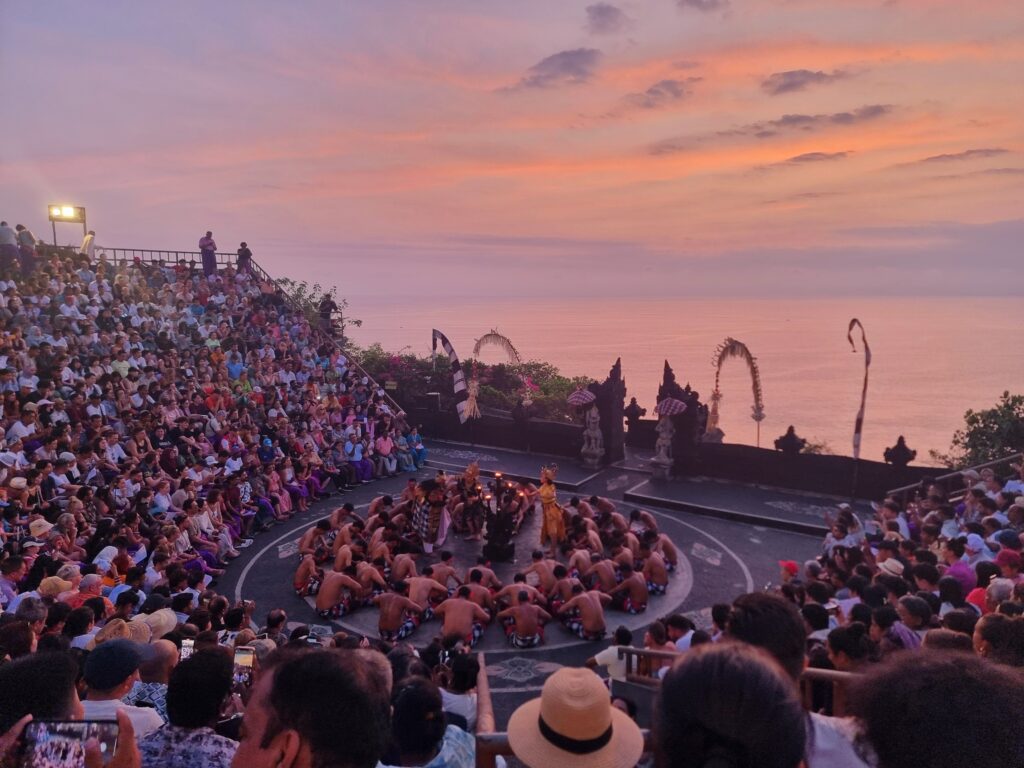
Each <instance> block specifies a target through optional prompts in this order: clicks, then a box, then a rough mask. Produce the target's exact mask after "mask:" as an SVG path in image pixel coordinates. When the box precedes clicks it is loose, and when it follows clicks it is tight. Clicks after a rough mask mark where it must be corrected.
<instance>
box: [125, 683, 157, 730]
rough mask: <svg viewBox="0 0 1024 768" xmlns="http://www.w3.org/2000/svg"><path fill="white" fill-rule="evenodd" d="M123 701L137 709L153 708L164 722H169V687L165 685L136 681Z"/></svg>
mask: <svg viewBox="0 0 1024 768" xmlns="http://www.w3.org/2000/svg"><path fill="white" fill-rule="evenodd" d="M121 701H123V702H124V703H125V704H132V705H133V706H136V707H153V709H155V710H156V711H157V712H158V713H159V714H160V717H162V718H163V719H164V722H165V723H166V722H167V685H166V684H164V683H144V682H142V681H141V680H136V681H135V685H133V686H132V689H131V690H130V691H128V693H127V695H125V696H124V697H123V698H122V699H121Z"/></svg>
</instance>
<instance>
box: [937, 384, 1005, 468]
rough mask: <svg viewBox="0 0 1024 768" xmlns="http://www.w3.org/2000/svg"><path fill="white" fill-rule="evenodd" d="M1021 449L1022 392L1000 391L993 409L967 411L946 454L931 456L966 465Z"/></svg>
mask: <svg viewBox="0 0 1024 768" xmlns="http://www.w3.org/2000/svg"><path fill="white" fill-rule="evenodd" d="M1022 451H1024V395H1011V394H1010V393H1009V392H1003V396H1002V397H1001V398H999V402H998V403H996V405H995V407H994V408H986V409H985V410H981V411H973V410H971V411H967V413H965V414H964V428H963V429H958V430H957V431H956V432H955V433H954V434H953V445H952V449H951V452H950V454H949V455H948V456H942V455H938V454H933V458H936V459H939V460H941V461H942V462H943V463H946V464H948V465H950V466H956V467H969V466H974V465H977V464H985V463H986V462H989V461H997V460H999V459H1002V458H1005V457H1006V456H1008V455H1010V454H1013V453H1020V452H1022Z"/></svg>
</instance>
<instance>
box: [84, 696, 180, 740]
mask: <svg viewBox="0 0 1024 768" xmlns="http://www.w3.org/2000/svg"><path fill="white" fill-rule="evenodd" d="M82 709H83V710H84V711H85V719H86V720H116V719H117V710H119V709H123V710H124V713H125V714H126V715H128V719H129V720H131V721H132V725H133V726H135V741H139V740H140V739H141V738H142V737H144V736H146V735H148V734H150V733H152V732H153V731H155V730H156V729H157V728H160V727H161V726H163V724H164V719H163V718H162V717H160V713H159V712H157V711H156V710H155V709H153V708H152V707H133V706H132V705H131V704H125V703H124V702H123V701H118V700H117V699H110V700H108V701H89V700H88V699H86V700H85V701H83V702H82Z"/></svg>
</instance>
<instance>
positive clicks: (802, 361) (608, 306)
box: [350, 297, 1024, 463]
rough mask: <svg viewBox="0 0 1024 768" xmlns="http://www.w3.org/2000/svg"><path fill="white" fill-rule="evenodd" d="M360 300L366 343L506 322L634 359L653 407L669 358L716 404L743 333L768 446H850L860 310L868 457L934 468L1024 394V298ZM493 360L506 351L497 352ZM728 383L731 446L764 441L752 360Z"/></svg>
mask: <svg viewBox="0 0 1024 768" xmlns="http://www.w3.org/2000/svg"><path fill="white" fill-rule="evenodd" d="M350 301H351V302H352V308H351V312H352V314H353V316H355V317H359V318H361V319H362V320H363V327H362V328H359V329H354V331H353V334H352V335H353V337H354V338H355V340H356V341H357V343H359V344H363V345H367V344H370V343H373V342H375V341H379V342H381V343H382V344H383V345H384V347H385V348H386V349H389V350H398V349H401V348H403V347H406V346H408V347H409V348H410V349H411V350H412V351H414V352H417V353H426V352H428V351H429V349H430V329H431V328H433V327H436V328H438V329H440V330H441V331H443V332H444V333H445V334H447V335H448V337H449V338H450V339H451V341H452V344H453V345H454V346H455V350H456V351H457V352H458V353H459V356H460V357H462V358H465V357H468V356H470V353H471V352H472V349H473V344H474V342H475V339H477V338H479V337H480V336H482V335H483V334H485V333H487V332H488V331H489V330H490V329H491V328H497V329H498V331H500V332H501V333H503V334H505V335H506V336H508V337H509V338H510V339H511V340H512V342H513V343H514V344H515V345H516V347H517V349H518V350H519V353H520V354H521V355H522V356H523V358H524V359H526V360H544V361H547V362H550V363H553V364H554V365H556V366H557V367H558V368H559V369H560V370H561V372H562V373H563V374H566V375H572V376H575V375H585V376H592V377H594V378H599V379H600V378H603V377H604V376H606V375H607V374H608V369H609V368H610V367H611V366H612V364H613V363H614V362H615V358H616V357H620V356H621V358H622V366H623V372H624V375H625V378H626V384H627V386H628V388H629V395H630V396H635V397H636V398H637V400H638V401H639V403H640V404H641V405H642V406H644V407H646V408H648V409H650V408H651V407H652V406H653V405H654V398H655V394H656V392H657V387H658V383H659V381H660V380H661V372H662V366H663V364H664V361H665V360H666V359H667V360H668V361H669V363H670V364H671V365H672V367H673V368H674V369H675V372H676V376H677V378H678V379H679V381H680V382H681V383H684V384H685V383H686V382H690V383H691V385H692V386H693V387H694V388H695V389H697V390H698V391H699V392H700V393H701V395H702V398H703V399H705V400H706V398H707V396H708V395H710V393H711V390H712V389H713V387H714V368H713V367H712V364H711V356H712V352H713V351H714V349H715V347H716V345H717V344H718V343H719V342H720V341H722V339H724V338H725V337H726V336H732V337H734V338H736V339H739V340H740V341H743V342H744V343H746V344H747V346H748V347H750V349H751V351H752V352H753V353H754V355H755V356H756V357H757V360H758V364H759V365H760V368H761V378H762V384H763V389H764V402H765V410H766V412H767V418H766V419H765V420H764V421H763V422H762V424H761V444H762V445H764V446H771V444H772V441H773V440H774V438H775V437H777V436H779V435H780V434H782V433H783V432H784V431H785V429H786V427H787V426H788V425H789V424H793V425H795V426H796V429H797V432H798V434H800V435H801V436H803V437H806V438H808V439H813V440H814V441H824V442H827V443H828V445H829V447H830V448H831V449H832V451H833V452H835V453H841V454H849V453H850V451H851V436H852V431H853V421H854V417H855V415H856V412H857V407H858V402H859V397H860V389H861V381H862V375H863V354H861V353H860V352H859V351H858V354H853V353H851V351H850V345H849V344H848V342H847V340H846V327H847V323H848V322H849V320H850V318H851V317H857V318H859V319H860V320H861V322H862V323H863V324H864V326H865V328H866V330H867V334H868V342H869V343H870V345H871V351H872V354H873V360H872V366H871V381H870V385H869V390H868V404H867V414H866V418H865V426H864V444H863V454H862V455H863V456H864V458H870V459H878V460H881V458H882V451H883V450H884V448H885V447H886V446H888V445H892V443H893V442H895V440H896V436H897V435H898V434H904V435H906V437H907V442H908V444H909V445H910V447H911V448H914V449H916V450H917V451H918V457H919V460H921V461H920V463H927V454H928V450H929V449H938V450H947V449H948V447H949V442H950V437H951V435H952V434H953V432H954V430H956V429H957V428H958V427H959V426H960V425H961V423H962V420H963V414H964V411H966V410H967V409H968V408H975V409H977V408H984V407H989V406H991V405H993V404H994V403H995V402H996V400H997V398H998V397H999V395H1000V394H1001V393H1002V392H1003V390H1006V389H1009V390H1011V391H1014V392H1022V391H1024V302H1021V301H1019V300H1015V299H978V298H967V299H959V298H952V299H947V298H944V299H921V298H907V299H900V298H881V299H874V298H870V299H865V298H840V299H829V300H807V299H796V300H743V301H726V300H711V299H700V300H692V299H678V300H600V301H597V300H592V299H566V300H562V301H559V302H543V303H542V302H536V303H535V302H531V301H530V300H529V299H525V300H523V301H521V302H511V301H497V302H495V301H488V302H479V303H476V302H468V303H461V304H456V305H442V304H440V303H439V304H438V305H436V306H432V305H431V304H430V303H429V302H428V301H423V300H417V301H415V302H411V303H410V302H406V301H403V302H401V303H398V302H395V303H394V304H389V303H388V302H387V301H383V300H377V299H374V300H373V301H367V300H360V299H359V298H358V297H351V298H350ZM856 338H857V342H858V350H860V346H859V344H860V340H859V336H858V337H856ZM482 358H483V359H484V360H485V361H486V362H500V361H501V359H502V358H501V355H500V353H499V352H498V351H497V350H495V349H492V350H491V351H489V352H486V353H484V354H483V355H482ZM721 386H722V393H723V395H724V399H723V401H722V408H721V427H722V429H723V430H724V431H725V440H726V442H735V443H747V444H751V445H752V444H754V442H755V435H756V428H755V424H754V422H753V421H752V420H751V418H750V406H751V403H752V396H751V388H750V379H749V375H748V373H747V370H746V367H745V365H744V364H743V363H742V362H741V361H739V360H730V361H729V362H727V363H726V367H725V368H724V370H723V373H722V383H721Z"/></svg>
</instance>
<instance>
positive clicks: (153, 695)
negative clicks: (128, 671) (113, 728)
mask: <svg viewBox="0 0 1024 768" xmlns="http://www.w3.org/2000/svg"><path fill="white" fill-rule="evenodd" d="M150 647H151V649H152V657H151V658H149V659H146V660H145V661H143V662H142V663H141V664H140V665H139V680H138V681H136V683H135V685H134V686H132V689H131V690H130V691H128V695H127V696H125V697H124V698H123V699H122V701H123V702H124V703H125V704H133V705H135V706H143V707H153V709H155V710H156V711H157V712H158V713H159V714H160V717H162V718H163V719H164V722H165V723H166V722H167V681H168V680H170V679H171V670H173V669H174V668H175V667H176V666H177V665H178V648H177V646H175V644H174V643H172V642H171V641H170V640H157V641H156V642H154V643H153V644H152V645H151V646H150Z"/></svg>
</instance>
